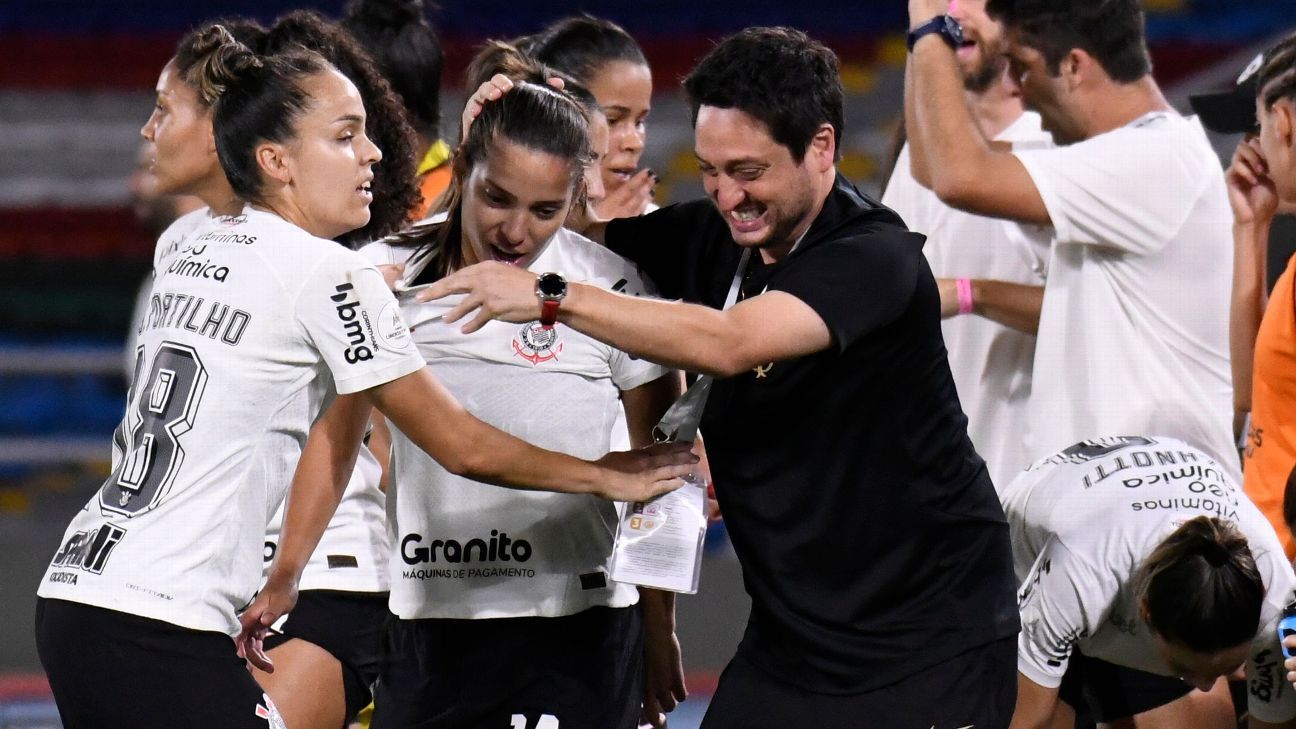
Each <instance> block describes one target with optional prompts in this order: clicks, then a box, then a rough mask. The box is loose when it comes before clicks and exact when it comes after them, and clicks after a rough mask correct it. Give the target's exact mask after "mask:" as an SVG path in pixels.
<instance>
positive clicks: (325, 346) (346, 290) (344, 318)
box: [295, 248, 424, 394]
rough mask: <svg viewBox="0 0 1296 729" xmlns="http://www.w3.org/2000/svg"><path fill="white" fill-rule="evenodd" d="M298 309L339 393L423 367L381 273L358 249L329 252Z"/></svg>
mask: <svg viewBox="0 0 1296 729" xmlns="http://www.w3.org/2000/svg"><path fill="white" fill-rule="evenodd" d="M295 308H296V315H297V321H298V323H299V324H300V325H301V326H302V327H303V328H304V329H305V331H306V334H307V336H308V337H309V338H310V340H311V341H312V342H313V343H314V344H315V347H316V348H317V349H318V350H319V353H320V356H321V357H322V358H323V360H324V363H325V365H326V366H327V367H328V368H329V370H330V371H331V372H332V373H333V379H334V381H335V382H336V383H337V391H338V393H339V394H347V393H351V392H358V391H360V390H366V389H368V388H370V387H374V386H376V385H381V384H383V383H386V382H390V381H392V380H395V379H397V378H399V377H402V376H404V375H407V374H409V373H411V372H414V371H416V370H418V369H419V368H421V367H423V364H424V362H423V358H422V357H421V356H419V354H418V351H417V350H416V349H415V347H414V343H413V341H412V340H411V338H410V335H409V328H408V327H406V326H405V321H404V319H402V318H401V315H400V307H399V306H398V305H397V303H396V298H395V297H394V296H392V293H391V291H390V290H388V289H387V284H386V282H385V281H383V277H382V274H381V273H379V272H378V269H377V268H374V266H373V264H371V263H369V262H367V261H365V260H364V259H363V258H362V257H361V256H360V255H359V254H358V253H355V252H354V251H348V250H345V249H341V248H339V249H338V251H337V252H336V253H334V254H332V255H329V256H326V257H325V259H324V260H323V261H321V262H320V265H318V266H316V267H315V269H314V270H313V271H312V272H311V273H310V274H309V275H308V277H307V279H306V281H305V282H304V285H303V286H302V288H301V290H300V291H299V292H298V295H297V302H296V304H295Z"/></svg>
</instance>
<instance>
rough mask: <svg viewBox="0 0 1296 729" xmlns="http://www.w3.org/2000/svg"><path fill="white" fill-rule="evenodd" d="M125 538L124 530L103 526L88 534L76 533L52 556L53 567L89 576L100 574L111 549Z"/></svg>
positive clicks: (109, 525) (108, 525)
mask: <svg viewBox="0 0 1296 729" xmlns="http://www.w3.org/2000/svg"><path fill="white" fill-rule="evenodd" d="M124 536H126V530H125V529H122V528H121V527H119V526H113V525H112V524H104V525H103V526H101V527H99V528H98V529H93V530H91V531H89V532H77V533H76V534H73V535H72V536H70V537H68V540H67V542H65V543H64V544H63V547H62V548H61V549H59V551H58V553H57V554H55V555H54V566H55V567H70V568H73V569H80V570H85V571H86V572H89V573H91V574H96V575H98V574H102V573H103V569H104V564H106V563H107V562H108V556H109V555H110V554H112V551H113V548H114V547H116V546H117V544H118V543H119V542H120V541H121V540H122V537H124Z"/></svg>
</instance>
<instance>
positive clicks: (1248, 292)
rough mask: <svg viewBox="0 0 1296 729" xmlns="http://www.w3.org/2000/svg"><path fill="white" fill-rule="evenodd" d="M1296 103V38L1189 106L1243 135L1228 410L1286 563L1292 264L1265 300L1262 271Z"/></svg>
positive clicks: (1251, 485) (1236, 170)
mask: <svg viewBox="0 0 1296 729" xmlns="http://www.w3.org/2000/svg"><path fill="white" fill-rule="evenodd" d="M1294 100H1296V36H1293V37H1289V38H1287V39H1286V40H1284V41H1282V42H1281V43H1279V44H1277V45H1275V46H1274V47H1273V48H1271V49H1269V50H1267V51H1266V52H1265V53H1263V54H1261V55H1260V56H1259V57H1257V58H1256V59H1255V60H1254V61H1252V63H1251V64H1250V65H1249V66H1248V67H1247V69H1246V70H1245V72H1244V73H1243V74H1242V75H1241V77H1240V78H1239V80H1238V83H1237V85H1236V86H1235V87H1234V88H1233V89H1231V90H1229V91H1227V92H1224V93H1219V94H1208V95H1202V96H1197V97H1194V98H1193V99H1192V102H1193V105H1194V108H1195V109H1196V110H1197V111H1198V113H1199V114H1201V117H1202V121H1203V122H1204V123H1205V124H1206V125H1207V126H1209V127H1211V128H1213V129H1215V130H1217V131H1220V132H1224V133H1230V132H1231V133H1242V134H1245V135H1246V136H1245V137H1244V138H1243V140H1242V141H1241V143H1240V144H1239V145H1238V147H1237V150H1236V151H1235V152H1234V154H1233V161H1232V164H1231V165H1230V167H1229V169H1228V173H1227V175H1226V179H1227V181H1228V192H1229V202H1230V204H1231V205H1232V208H1233V242H1234V262H1233V265H1234V274H1233V276H1234V285H1233V308H1232V322H1231V325H1232V328H1231V331H1230V338H1231V342H1232V347H1233V365H1234V366H1233V375H1234V403H1235V407H1236V410H1237V412H1238V413H1239V415H1241V414H1248V413H1249V414H1250V427H1249V429H1248V431H1247V433H1246V444H1245V446H1244V448H1243V469H1244V470H1243V479H1242V487H1243V489H1245V490H1246V492H1247V495H1248V496H1250V497H1251V499H1252V500H1253V501H1255V503H1256V504H1257V505H1258V506H1259V507H1260V509H1261V511H1263V512H1264V513H1265V515H1266V516H1267V517H1268V518H1269V523H1270V524H1272V525H1273V527H1274V530H1275V531H1276V532H1278V534H1279V535H1280V537H1281V539H1282V541H1283V546H1284V547H1285V549H1286V551H1287V556H1288V557H1289V558H1290V557H1293V556H1296V543H1293V539H1292V533H1291V529H1290V527H1289V523H1290V522H1288V520H1287V519H1286V518H1285V517H1284V514H1283V494H1284V492H1285V489H1286V484H1287V478H1288V475H1289V474H1290V473H1291V472H1292V466H1293V465H1296V421H1294V420H1293V417H1292V413H1293V412H1294V411H1293V408H1294V407H1296V296H1294V295H1293V288H1294V287H1296V273H1294V271H1293V266H1296V263H1293V262H1288V264H1287V266H1286V268H1285V269H1284V270H1283V272H1282V274H1281V275H1280V276H1279V277H1278V280H1277V281H1276V282H1275V283H1274V287H1273V291H1272V292H1271V293H1270V292H1269V291H1268V290H1267V285H1266V284H1267V275H1266V270H1265V268H1266V267H1265V262H1266V258H1267V253H1268V245H1269V238H1270V230H1271V227H1272V224H1273V219H1274V216H1275V215H1276V214H1277V213H1278V212H1279V210H1280V208H1281V206H1282V205H1284V204H1286V205H1289V206H1290V205H1292V204H1293V203H1296V162H1293V160H1292V155H1291V152H1290V149H1289V148H1287V147H1285V146H1284V145H1287V144H1290V142H1291V135H1290V132H1289V130H1290V127H1289V126H1285V125H1287V124H1289V123H1290V121H1291V119H1292V110H1293V108H1296V101H1294ZM1285 133H1286V134H1285ZM1293 260H1294V261H1296V259H1293Z"/></svg>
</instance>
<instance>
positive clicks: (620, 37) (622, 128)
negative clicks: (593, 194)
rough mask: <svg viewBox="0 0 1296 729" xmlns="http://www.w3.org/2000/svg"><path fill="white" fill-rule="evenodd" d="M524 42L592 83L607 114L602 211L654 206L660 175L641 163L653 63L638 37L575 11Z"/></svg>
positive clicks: (621, 213) (606, 214)
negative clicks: (654, 193)
mask: <svg viewBox="0 0 1296 729" xmlns="http://www.w3.org/2000/svg"><path fill="white" fill-rule="evenodd" d="M523 46H524V50H525V51H526V52H527V54H529V55H530V56H532V57H533V58H535V59H536V60H537V61H539V62H541V63H543V64H545V65H546V66H549V67H551V68H553V69H555V70H556V71H558V72H560V73H562V74H564V75H566V76H568V77H570V78H572V79H575V81H576V82H577V83H579V84H580V85H581V86H583V87H585V88H586V89H589V91H590V93H592V94H593V95H594V98H596V99H598V103H599V105H600V106H601V107H602V109H603V113H604V114H605V115H606V117H607V121H608V130H609V133H608V154H607V156H606V157H605V158H604V159H603V163H602V167H603V187H604V188H605V189H606V190H607V196H606V197H605V198H604V199H603V200H602V201H601V202H600V203H599V204H598V206H597V211H598V215H599V217H600V218H602V219H604V220H609V219H612V218H629V217H634V216H636V215H642V214H643V213H645V212H648V211H651V210H655V209H656V206H655V205H654V204H653V202H652V193H653V188H654V187H655V186H656V184H657V178H656V176H655V175H654V174H653V172H652V170H647V169H643V170H641V169H639V160H640V157H642V156H643V151H644V144H645V142H646V139H647V130H646V127H645V122H646V120H647V119H648V113H649V112H650V111H651V110H652V69H650V68H649V67H648V59H647V58H645V57H644V54H643V49H642V48H640V47H639V44H638V43H637V42H636V41H635V39H634V38H633V37H631V36H630V34H629V33H627V32H626V31H625V30H624V29H623V28H622V27H621V26H619V25H617V24H616V23H613V22H611V21H609V20H603V19H602V18H596V17H593V16H591V15H576V16H572V17H570V18H565V19H563V20H560V21H558V22H556V23H553V24H552V25H549V26H548V27H546V28H545V29H544V30H541V31H540V32H539V33H536V34H535V35H532V36H530V37H528V38H526V39H524V42H523ZM482 80H483V81H484V80H486V79H482ZM467 88H469V89H476V88H477V86H476V85H469V86H468V87H467Z"/></svg>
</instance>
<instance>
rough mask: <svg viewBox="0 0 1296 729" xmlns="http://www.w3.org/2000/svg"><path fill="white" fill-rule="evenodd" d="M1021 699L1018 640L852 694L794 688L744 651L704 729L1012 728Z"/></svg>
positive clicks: (731, 664)
mask: <svg viewBox="0 0 1296 729" xmlns="http://www.w3.org/2000/svg"><path fill="white" fill-rule="evenodd" d="M1016 701H1017V638H1016V636H1013V637H1011V638H1001V639H999V640H996V641H994V642H993V643H988V644H986V645H983V646H978V647H976V648H973V649H971V650H969V651H966V652H964V653H961V654H959V655H957V656H954V657H953V658H950V659H949V660H947V661H945V662H943V663H939V664H937V665H935V666H933V667H931V668H927V669H924V670H922V671H919V672H918V673H916V674H914V675H912V676H908V677H906V678H904V679H901V680H900V681H897V682H896V683H893V684H891V685H889V686H883V687H882V688H879V689H875V690H873V691H866V692H864V693H861V694H854V695H847V696H842V695H837V694H820V693H815V692H812V691H808V690H806V689H803V688H801V687H799V686H793V685H791V684H789V683H787V682H786V681H783V680H781V679H779V678H776V677H775V676H773V675H772V674H770V673H768V672H766V671H765V669H763V668H761V667H760V666H757V665H756V664H755V663H753V662H752V661H751V660H750V659H748V658H747V657H746V656H744V655H743V653H742V652H739V654H738V655H736V656H734V658H733V660H732V661H730V662H729V665H728V666H726V667H725V670H724V673H722V674H721V675H720V683H719V685H718V686H717V687H716V692H715V696H713V697H712V699H711V705H710V706H709V707H707V712H706V717H704V718H703V719H702V729H787V727H815V729H859V728H860V727H887V729H931V728H934V729H966V728H967V727H975V728H976V729H1006V727H1007V726H1008V725H1009V723H1010V722H1011V721H1012V715H1013V709H1014V708H1015V705H1016Z"/></svg>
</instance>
